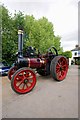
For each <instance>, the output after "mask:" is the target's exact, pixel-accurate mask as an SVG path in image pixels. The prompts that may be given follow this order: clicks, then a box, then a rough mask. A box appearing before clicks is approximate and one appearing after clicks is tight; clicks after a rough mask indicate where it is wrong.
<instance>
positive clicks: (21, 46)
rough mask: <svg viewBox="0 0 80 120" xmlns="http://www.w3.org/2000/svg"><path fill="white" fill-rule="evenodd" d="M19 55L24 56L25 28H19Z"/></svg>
mask: <svg viewBox="0 0 80 120" xmlns="http://www.w3.org/2000/svg"><path fill="white" fill-rule="evenodd" d="M18 56H19V57H22V56H23V30H21V29H19V30H18Z"/></svg>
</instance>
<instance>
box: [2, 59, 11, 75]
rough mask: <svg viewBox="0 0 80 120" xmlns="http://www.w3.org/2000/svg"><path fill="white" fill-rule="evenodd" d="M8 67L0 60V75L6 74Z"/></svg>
mask: <svg viewBox="0 0 80 120" xmlns="http://www.w3.org/2000/svg"><path fill="white" fill-rule="evenodd" d="M10 67H11V66H9V65H8V64H7V63H6V62H5V61H3V62H0V76H3V75H7V74H8V71H9V69H10Z"/></svg>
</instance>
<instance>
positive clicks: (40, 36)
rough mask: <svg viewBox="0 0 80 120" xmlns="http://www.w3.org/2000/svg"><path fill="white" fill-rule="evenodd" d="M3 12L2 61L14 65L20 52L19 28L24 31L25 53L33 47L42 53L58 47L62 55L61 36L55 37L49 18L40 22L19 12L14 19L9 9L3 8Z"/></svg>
mask: <svg viewBox="0 0 80 120" xmlns="http://www.w3.org/2000/svg"><path fill="white" fill-rule="evenodd" d="M1 8H2V9H0V12H1V10H2V14H1V18H2V59H3V60H6V61H7V62H8V63H10V64H12V62H13V61H14V60H15V58H14V54H15V53H16V52H17V51H18V28H19V27H22V28H23V31H24V36H23V37H24V38H23V39H24V41H23V43H24V47H23V48H24V51H25V49H26V47H28V46H33V47H35V48H37V49H40V51H41V53H44V52H46V51H47V49H48V48H49V47H51V46H54V47H56V49H57V50H58V52H59V53H62V51H63V49H62V48H61V42H60V39H61V37H60V36H55V35H54V26H53V24H52V23H51V22H49V21H48V19H47V18H45V17H42V18H40V19H38V20H36V19H35V18H34V16H33V15H31V16H30V15H25V16H24V14H23V13H22V12H20V11H19V12H18V13H16V11H15V14H14V16H13V17H12V15H11V14H10V13H9V11H8V9H7V8H5V7H4V5H2V6H1Z"/></svg>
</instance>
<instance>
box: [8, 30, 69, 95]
mask: <svg viewBox="0 0 80 120" xmlns="http://www.w3.org/2000/svg"><path fill="white" fill-rule="evenodd" d="M53 50H54V51H55V53H53ZM34 69H35V70H36V71H37V73H38V74H40V75H42V76H47V75H49V74H51V76H52V77H53V79H55V80H57V81H62V80H64V79H65V77H66V75H67V71H68V63H67V59H66V58H65V57H64V56H58V52H57V50H56V48H55V47H53V46H52V47H51V48H49V49H48V51H47V53H46V54H43V55H41V54H40V52H39V51H38V53H37V54H36V52H35V49H34V48H33V47H28V48H27V51H26V55H25V57H23V31H22V30H18V57H17V60H16V61H15V64H14V66H13V67H12V68H11V69H10V70H9V72H8V78H9V80H11V87H12V89H13V90H14V91H15V92H16V93H18V94H24V93H28V92H30V91H31V90H32V89H33V88H34V86H35V84H36V73H35V71H34Z"/></svg>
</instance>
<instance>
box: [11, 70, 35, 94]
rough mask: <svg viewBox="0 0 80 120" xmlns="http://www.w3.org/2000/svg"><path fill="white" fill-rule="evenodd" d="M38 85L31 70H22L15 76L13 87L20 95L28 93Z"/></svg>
mask: <svg viewBox="0 0 80 120" xmlns="http://www.w3.org/2000/svg"><path fill="white" fill-rule="evenodd" d="M35 84H36V75H35V73H33V71H31V70H21V71H20V72H18V73H17V74H16V75H15V76H14V81H13V86H14V90H15V91H17V92H18V93H27V92H29V91H31V90H32V89H33V87H34V86H35Z"/></svg>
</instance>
